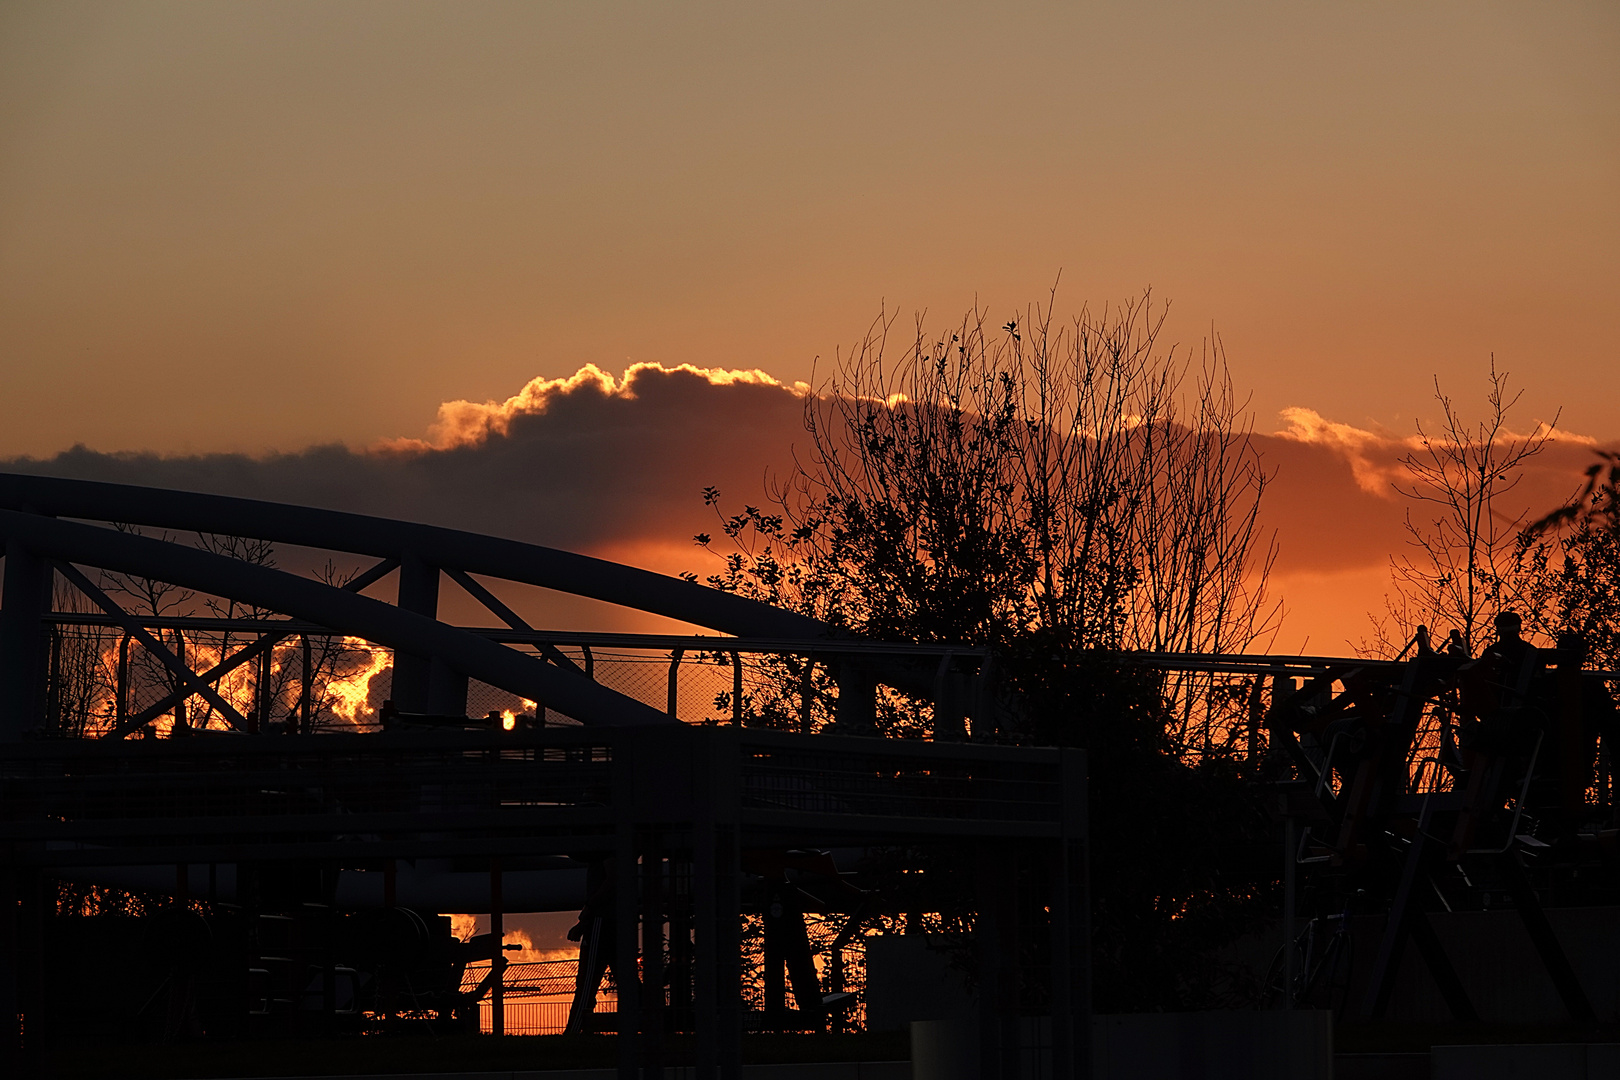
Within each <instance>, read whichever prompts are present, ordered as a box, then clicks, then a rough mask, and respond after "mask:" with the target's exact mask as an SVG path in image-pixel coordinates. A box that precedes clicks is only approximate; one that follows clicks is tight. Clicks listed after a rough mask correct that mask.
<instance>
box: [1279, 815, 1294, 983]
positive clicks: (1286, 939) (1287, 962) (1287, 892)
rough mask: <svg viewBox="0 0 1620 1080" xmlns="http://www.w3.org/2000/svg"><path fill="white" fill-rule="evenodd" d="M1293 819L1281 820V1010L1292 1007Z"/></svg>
mask: <svg viewBox="0 0 1620 1080" xmlns="http://www.w3.org/2000/svg"><path fill="white" fill-rule="evenodd" d="M1296 844H1297V841H1296V840H1295V838H1294V817H1293V815H1292V814H1289V815H1287V816H1286V817H1284V818H1283V917H1282V938H1283V1008H1285V1009H1292V1008H1293V1007H1294V902H1295V889H1296V887H1297V882H1296V878H1297V868H1298V861H1297V860H1296V859H1295V857H1294V848H1295V846H1296Z"/></svg>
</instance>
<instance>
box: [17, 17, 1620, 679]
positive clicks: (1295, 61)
mask: <svg viewBox="0 0 1620 1080" xmlns="http://www.w3.org/2000/svg"><path fill="white" fill-rule="evenodd" d="M1060 274H1061V287H1060V292H1059V307H1060V309H1063V310H1075V309H1077V308H1078V307H1079V306H1080V305H1081V304H1082V303H1090V304H1091V305H1093V307H1098V306H1101V305H1104V304H1108V303H1115V302H1118V301H1119V300H1121V299H1123V298H1126V297H1129V296H1131V295H1134V294H1137V293H1139V292H1140V291H1141V290H1142V289H1144V288H1146V287H1149V286H1151V287H1152V288H1153V289H1154V293H1155V295H1156V296H1158V297H1160V298H1165V299H1169V300H1171V301H1172V302H1173V308H1172V312H1173V315H1172V319H1171V335H1170V336H1171V338H1172V339H1174V340H1177V341H1182V342H1196V341H1198V340H1199V339H1201V338H1203V337H1204V336H1206V335H1208V334H1209V333H1211V331H1212V330H1213V331H1214V332H1216V333H1218V334H1219V335H1220V337H1221V339H1222V340H1223V341H1224V343H1225V346H1226V349H1227V352H1228V356H1229V359H1230V362H1231V364H1232V369H1233V374H1234V376H1235V379H1236V381H1237V383H1238V385H1239V387H1240V388H1241V389H1242V390H1243V391H1244V392H1245V393H1248V394H1252V410H1253V415H1254V423H1255V428H1256V430H1257V431H1258V432H1260V433H1262V435H1263V436H1264V439H1263V440H1262V449H1263V450H1264V451H1265V452H1266V453H1267V455H1268V461H1269V462H1271V463H1272V464H1273V465H1274V466H1275V467H1276V469H1277V473H1278V480H1277V487H1276V491H1275V498H1274V500H1273V505H1272V507H1271V509H1270V511H1269V514H1270V520H1272V521H1273V523H1275V524H1276V525H1277V527H1278V528H1279V530H1280V539H1281V542H1282V545H1283V560H1282V562H1281V563H1280V564H1279V578H1278V585H1279V588H1280V589H1281V590H1282V591H1283V593H1284V595H1285V597H1286V598H1287V600H1288V602H1289V605H1290V608H1291V609H1292V612H1293V614H1292V615H1291V616H1290V622H1289V625H1288V629H1287V631H1286V632H1285V634H1284V635H1283V637H1282V638H1280V639H1279V640H1278V643H1277V644H1278V646H1279V647H1282V648H1288V649H1293V648H1298V647H1301V646H1302V645H1304V646H1306V647H1308V648H1309V649H1310V651H1323V652H1334V651H1342V648H1343V641H1344V639H1345V638H1346V637H1347V636H1351V635H1353V634H1356V633H1360V632H1361V626H1362V623H1363V622H1364V619H1363V616H1362V613H1363V612H1365V611H1366V610H1367V608H1369V607H1376V606H1377V605H1378V604H1379V603H1380V598H1381V589H1382V581H1383V579H1384V570H1383V566H1384V563H1385V561H1386V560H1387V556H1388V554H1389V552H1390V551H1391V550H1393V549H1394V547H1395V545H1397V544H1399V542H1400V535H1399V528H1398V524H1399V521H1400V517H1401V513H1402V506H1401V504H1400V503H1399V500H1398V499H1396V498H1395V497H1394V496H1393V495H1392V493H1391V492H1390V490H1389V487H1388V482H1389V479H1390V477H1391V475H1393V474H1392V473H1391V471H1390V470H1391V469H1392V468H1393V462H1394V460H1395V458H1396V457H1397V456H1398V454H1399V452H1400V448H1401V444H1400V440H1401V439H1404V438H1405V437H1407V436H1409V435H1410V434H1411V432H1412V425H1413V423H1414V420H1415V419H1417V418H1419V417H1424V416H1432V413H1433V407H1432V406H1433V403H1432V392H1433V386H1432V381H1433V379H1434V378H1435V377H1436V376H1438V377H1439V378H1440V380H1441V381H1442V383H1443V385H1444V386H1445V387H1446V389H1447V390H1448V391H1449V392H1451V393H1452V394H1453V395H1454V396H1455V397H1456V398H1457V399H1458V400H1459V402H1461V403H1462V404H1463V405H1464V407H1465V408H1469V409H1471V408H1473V407H1474V406H1476V405H1477V404H1478V403H1479V402H1480V400H1481V398H1482V396H1483V392H1484V389H1485V378H1484V375H1485V371H1486V370H1487V365H1488V363H1489V361H1490V358H1491V356H1492V354H1494V355H1495V358H1496V362H1497V364H1498V366H1499V367H1500V368H1502V369H1504V370H1506V371H1508V372H1511V374H1512V377H1513V381H1514V383H1515V385H1517V386H1520V387H1522V388H1523V389H1524V390H1525V397H1524V399H1523V402H1522V403H1521V405H1520V407H1519V410H1518V411H1517V412H1516V413H1515V423H1516V426H1518V427H1519V428H1521V429H1528V428H1530V427H1532V426H1533V425H1534V424H1535V422H1536V421H1538V420H1550V419H1552V418H1553V416H1554V415H1555V414H1557V415H1559V417H1560V418H1559V426H1560V427H1561V428H1563V429H1566V430H1567V431H1569V432H1570V433H1572V435H1575V436H1580V437H1582V438H1581V439H1578V440H1574V441H1569V442H1566V443H1564V444H1561V445H1560V446H1559V447H1557V448H1556V449H1555V451H1554V452H1553V453H1552V454H1549V455H1548V456H1547V458H1546V460H1545V462H1544V463H1543V467H1542V468H1541V470H1540V471H1539V472H1538V474H1537V476H1536V477H1534V478H1533V482H1532V484H1530V485H1529V486H1527V488H1526V489H1525V497H1526V499H1527V500H1529V501H1541V500H1545V501H1551V500H1554V499H1557V498H1559V497H1561V496H1562V495H1564V494H1566V493H1567V491H1566V488H1567V487H1569V486H1571V485H1572V484H1573V477H1574V475H1575V473H1577V472H1578V471H1579V468H1580V467H1581V466H1583V465H1584V464H1585V460H1586V457H1587V456H1589V449H1588V447H1589V443H1588V442H1586V441H1584V440H1594V439H1595V440H1598V441H1599V442H1601V443H1611V442H1613V441H1615V440H1616V439H1617V438H1620V6H1617V5H1615V4H1613V3H1612V2H1609V0H1592V2H1579V3H1563V2H1551V3H1539V4H1527V3H1522V2H1511V3H1491V2H1478V0H1470V2H1466V3H1424V2H1411V0H1401V2H1393V0H1392V2H1379V0H1354V2H1352V0H1331V2H1329V0H1324V2H1313V3H1299V2H1297V0H1295V2H1290V3H1281V2H1278V3H1267V2H1258V0H1247V2H1244V0H1233V2H1230V3H1224V4H1209V3H1193V2H1181V3H1164V2H1159V3H1150V2H1136V3H1108V4H1060V3H1042V4H1006V3H1003V4H997V5H994V6H990V5H971V6H970V5H959V4H946V3H938V2H935V3H927V4H903V3H885V4H873V3H862V4H858V5H857V4H848V5H843V4H836V3H818V4H793V5H790V4H770V3H750V4H735V5H716V4H698V3H684V4H660V3H635V4H623V5H616V4H611V3H606V2H593V3H589V4H585V3H578V4H562V3H534V2H529V3H511V4H508V3H476V2H461V3H413V2H404V0H390V2H387V3H360V2H354V3H344V4H331V3H325V2H322V3H291V2H288V3H232V4H195V3H142V2H119V3H64V2H51V3H23V2H15V0H13V2H8V3H6V4H4V5H0V462H4V461H6V460H7V459H11V460H10V464H9V466H5V465H0V467H13V468H15V467H27V468H32V469H43V470H46V471H53V472H59V473H63V474H76V475H99V476H109V477H118V478H123V479H129V480H133V481H137V482H148V483H169V484H174V485H177V486H193V487H200V488H209V489H213V490H231V491H241V492H242V493H244V494H261V495H265V496H268V497H276V498H285V499H289V500H299V501H310V502H318V503H321V504H323V505H342V506H353V507H355V508H357V509H369V510H373V511H376V512H386V513H393V514H398V515H400V516H406V517H416V518H422V519H428V520H435V521H442V522H444V523H448V524H464V525H467V526H468V527H474V528H488V529H490V530H492V531H501V532H505V533H508V534H511V535H519V536H522V537H523V538H526V539H534V540H538V541H541V542H548V543H556V544H561V545H563V546H574V547H579V548H582V549H587V550H593V551H596V552H598V553H601V554H606V555H609V556H610V557H619V558H624V559H626V560H628V561H634V562H640V563H642V564H644V565H650V566H654V567H655V568H658V569H667V570H674V569H681V568H684V567H686V566H692V567H693V568H696V569H701V564H700V562H699V560H698V559H697V558H696V556H695V554H694V553H693V552H692V551H691V548H690V543H689V540H688V539H687V538H688V537H689V536H690V534H691V532H693V531H694V530H695V528H699V527H702V526H703V524H704V519H703V510H702V507H701V504H700V502H699V500H698V498H697V492H698V491H699V490H700V489H701V487H702V486H704V485H705V484H709V483H721V484H722V485H723V486H726V487H727V488H728V489H729V490H730V491H733V492H736V494H737V496H738V498H743V497H745V496H747V495H748V494H750V489H751V490H752V493H757V492H758V489H759V485H760V480H761V477H762V476H763V474H764V472H765V470H766V469H767V468H768V467H770V466H771V465H773V464H775V463H785V462H787V461H788V460H790V456H789V455H790V452H791V446H792V444H793V443H794V440H795V437H796V436H797V435H798V432H797V429H796V425H797V411H796V410H797V405H796V401H797V399H796V398H794V396H793V394H792V393H791V392H790V391H788V390H787V389H783V388H781V387H778V386H774V385H772V384H771V382H770V381H769V380H776V381H778V382H780V383H782V384H792V383H794V382H797V381H802V380H809V379H811V378H812V371H813V368H814V364H815V362H816V358H817V357H818V356H819V357H822V358H826V357H829V356H831V355H833V354H834V353H835V351H836V350H837V349H838V348H839V347H841V346H842V347H846V348H847V347H848V346H849V345H850V344H851V343H852V342H854V341H856V340H857V339H858V338H859V337H860V336H861V334H862V333H863V332H864V331H865V329H866V327H867V326H868V324H869V323H870V322H871V320H872V319H873V317H874V316H876V315H877V314H878V313H879V311H880V310H885V309H886V310H888V311H890V312H900V313H902V314H903V317H904V319H905V320H906V321H909V320H910V318H911V316H912V314H913V313H915V312H918V311H923V310H926V311H927V312H928V313H929V315H930V318H931V320H933V321H934V322H936V323H938V324H940V325H943V324H944V323H946V322H950V321H953V320H955V319H957V318H958V317H960V315H961V313H962V311H963V310H964V309H965V308H966V307H967V306H968V305H970V304H972V303H973V302H974V301H975V299H976V300H977V301H978V302H979V303H980V304H982V305H983V306H984V307H985V308H986V309H987V311H988V312H990V313H991V315H992V316H993V317H994V318H995V319H996V320H997V321H998V322H999V321H1002V316H1003V315H1006V316H1008V317H1010V316H1012V315H1013V314H1015V313H1017V312H1018V311H1019V310H1021V309H1022V308H1023V307H1024V306H1025V305H1027V304H1028V303H1030V302H1031V301H1034V300H1037V299H1041V298H1044V296H1045V295H1046V292H1047V290H1048V289H1049V288H1050V287H1051V285H1052V283H1053V282H1054V281H1055V280H1057V279H1058V278H1059V275H1060ZM638 363H640V364H647V365H662V366H663V367H664V368H675V367H677V366H678V365H681V364H689V365H693V366H695V367H697V368H701V369H704V370H709V369H713V370H717V371H718V370H728V371H729V370H741V371H750V372H753V371H757V372H761V373H763V375H762V376H754V377H751V381H742V382H738V381H735V380H728V379H726V378H719V377H709V376H704V375H700V374H691V373H687V374H673V375H671V374H665V373H663V372H662V371H660V369H659V368H656V367H645V368H641V369H638V372H639V373H631V374H630V375H629V376H628V377H627V375H626V373H627V371H628V370H629V369H630V368H631V365H633V364H638ZM587 364H594V365H596V366H597V367H598V368H600V369H601V370H602V371H604V372H607V373H608V374H609V375H610V376H612V378H613V381H607V382H604V381H603V380H600V379H597V378H595V377H594V376H589V377H586V378H584V379H582V380H576V381H575V382H572V383H556V384H550V383H547V382H546V380H558V379H567V378H568V377H570V376H573V375H574V374H575V373H576V372H578V371H580V370H581V369H582V368H583V367H584V366H585V365H587ZM822 370H823V371H824V370H825V360H823V367H822ZM532 380H541V381H540V382H539V383H535V384H534V386H533V387H532V388H531V390H530V391H529V392H528V395H527V396H521V392H522V391H523V389H524V387H525V386H527V385H529V384H531V381H532ZM508 399H513V403H512V404H511V405H509V406H508V405H504V404H498V405H497V406H495V409H496V413H497V414H498V415H500V416H501V417H507V416H512V417H516V418H517V420H518V421H519V422H514V423H511V424H507V425H506V426H504V427H500V426H497V429H495V430H494V433H493V434H492V435H487V436H482V437H479V438H472V439H470V440H469V439H468V438H465V437H460V436H458V435H457V434H456V432H458V431H460V430H461V429H460V428H459V427H458V426H457V424H456V423H455V422H454V421H456V420H457V418H464V417H465V416H466V415H467V410H466V409H465V408H460V407H452V408H450V409H449V410H448V411H444V412H441V406H442V405H444V404H445V403H452V402H457V401H466V402H471V403H475V404H476V403H484V402H494V403H505V402H507V401H508ZM1560 410H1561V413H1560ZM503 423H504V420H503ZM1278 433H1280V434H1278ZM402 439H403V440H411V439H415V440H422V441H423V445H422V446H419V447H417V448H416V449H414V450H409V449H401V448H400V447H402V446H405V445H407V444H403V443H399V442H391V443H390V442H389V440H402ZM76 444H83V446H84V447H85V449H83V450H80V451H77V452H75V453H70V454H67V455H66V456H61V457H58V456H57V455H60V454H62V453H63V452H64V451H68V450H69V449H70V448H71V447H74V446H75V445H76ZM334 444H341V446H338V445H334ZM312 447H325V449H320V450H312V449H311V448H312ZM388 447H392V449H389V448H388ZM229 455H247V457H245V458H243V457H231V456H229ZM21 458H29V459H32V461H31V462H27V463H24V462H20V461H18V460H15V459H21ZM1307 639H1308V644H1307Z"/></svg>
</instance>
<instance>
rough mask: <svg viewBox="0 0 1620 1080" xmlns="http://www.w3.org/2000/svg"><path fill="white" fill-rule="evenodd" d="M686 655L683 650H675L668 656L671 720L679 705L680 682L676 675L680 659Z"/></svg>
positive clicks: (678, 670) (674, 716) (679, 667)
mask: <svg viewBox="0 0 1620 1080" xmlns="http://www.w3.org/2000/svg"><path fill="white" fill-rule="evenodd" d="M685 654H686V650H685V649H676V650H674V651H673V652H671V653H670V654H669V708H668V709H667V710H665V711H667V712H668V713H669V718H670V719H671V720H674V719H676V715H675V713H676V708H677V706H678V705H679V704H680V681H679V679H678V675H679V673H680V670H681V657H682V656H684V655H685Z"/></svg>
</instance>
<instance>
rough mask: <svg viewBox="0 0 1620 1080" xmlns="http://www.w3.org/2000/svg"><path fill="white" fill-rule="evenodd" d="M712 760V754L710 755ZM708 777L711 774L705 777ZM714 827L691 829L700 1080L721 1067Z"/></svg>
mask: <svg viewBox="0 0 1620 1080" xmlns="http://www.w3.org/2000/svg"><path fill="white" fill-rule="evenodd" d="M709 760H710V761H711V762H712V761H713V755H712V754H711V755H710V756H709ZM704 779H705V780H707V779H708V777H704ZM715 854H716V853H715V829H714V819H713V815H712V813H711V814H705V815H700V820H698V821H696V822H694V823H693V828H692V909H693V910H692V914H693V920H692V921H693V928H692V929H693V931H694V938H695V940H694V941H693V948H694V952H695V954H696V955H695V956H694V957H693V959H694V961H695V962H694V965H693V966H694V968H695V969H696V970H695V971H694V972H693V974H694V975H695V976H696V978H695V979H694V986H693V990H694V995H693V996H694V999H695V1000H694V1001H693V1005H694V1008H693V1010H692V1021H693V1022H692V1027H693V1029H694V1034H695V1036H696V1041H697V1080H715V1074H716V1071H717V1070H718V1069H719V1067H720V1041H719V1032H718V1030H717V1029H718V1027H719V1019H720V1017H719V1010H718V1008H717V1006H718V1001H717V998H716V989H717V988H716V986H715V981H716V978H715V977H716V975H717V974H718V971H717V968H718V963H717V961H718V959H719V958H718V956H717V954H716V950H715V946H716V941H715V938H716V931H717V930H718V929H719V923H720V916H719V912H718V910H717V905H716V902H715V901H716V896H715V885H716V882H715V876H716V872H717V869H718V868H717V867H716V865H715Z"/></svg>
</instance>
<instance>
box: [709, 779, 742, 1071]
mask: <svg viewBox="0 0 1620 1080" xmlns="http://www.w3.org/2000/svg"><path fill="white" fill-rule="evenodd" d="M727 768H728V769H729V770H732V771H733V772H734V771H735V768H736V759H735V757H733V758H731V759H729V760H728V762H727ZM723 809H725V810H726V811H727V814H728V817H727V819H726V822H725V823H724V824H722V825H720V826H718V827H717V828H716V829H715V838H714V849H715V851H714V854H715V864H716V865H717V867H718V869H719V881H718V882H717V883H716V887H715V896H716V900H717V903H716V905H715V907H716V909H717V912H718V914H719V917H720V927H719V930H718V931H717V932H716V933H715V937H714V943H715V946H716V949H717V956H716V966H717V967H718V969H719V971H718V977H717V978H716V979H715V996H716V997H717V998H718V999H719V1005H718V1007H717V1009H716V1012H717V1013H719V1029H718V1032H717V1034H718V1037H719V1042H720V1080H739V1077H741V1076H742V928H741V926H739V924H738V920H739V918H740V917H741V913H742V863H741V858H742V852H741V850H740V847H739V845H738V841H737V826H736V824H735V822H734V820H733V818H734V814H735V808H734V807H725V808H723Z"/></svg>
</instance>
